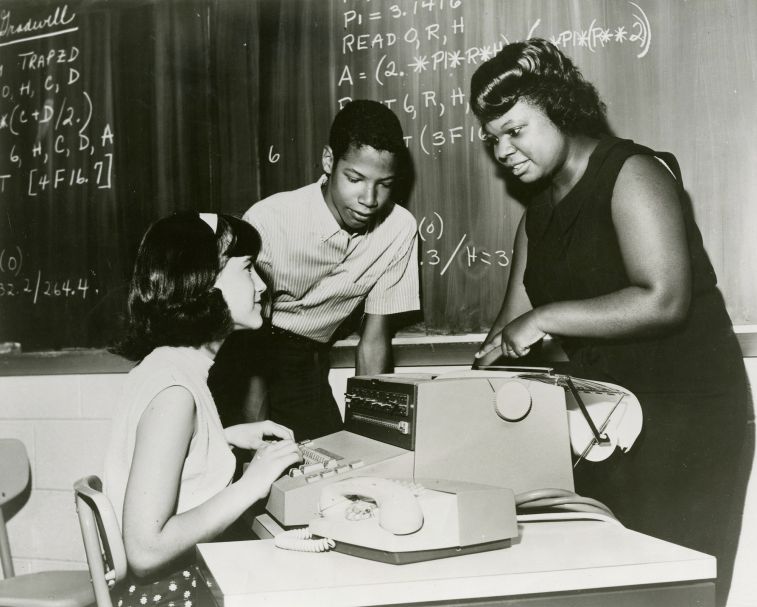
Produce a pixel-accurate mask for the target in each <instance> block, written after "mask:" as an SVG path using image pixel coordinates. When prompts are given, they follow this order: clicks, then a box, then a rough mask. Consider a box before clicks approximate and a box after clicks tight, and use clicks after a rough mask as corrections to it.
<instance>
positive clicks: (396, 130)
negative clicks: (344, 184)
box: [329, 99, 406, 163]
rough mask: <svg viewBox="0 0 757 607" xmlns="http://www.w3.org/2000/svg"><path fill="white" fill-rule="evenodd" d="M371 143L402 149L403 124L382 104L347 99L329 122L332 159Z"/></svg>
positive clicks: (384, 148)
mask: <svg viewBox="0 0 757 607" xmlns="http://www.w3.org/2000/svg"><path fill="white" fill-rule="evenodd" d="M366 145H368V146H371V147H372V148H374V149H376V150H379V151H387V152H391V153H392V154H402V153H404V152H405V150H406V147H405V140H404V139H403V135H402V126H401V125H400V121H399V119H398V118H397V116H396V115H395V114H394V112H392V110H390V109H389V108H388V107H386V106H385V105H383V104H381V103H379V102H378V101H371V100H369V99H356V100H354V101H350V102H349V103H347V104H346V105H345V106H344V107H343V108H342V109H341V110H340V111H339V113H338V114H337V115H336V117H335V118H334V122H333V123H332V124H331V132H330V133H329V146H330V147H331V152H332V154H333V157H334V163H336V162H338V161H339V159H340V158H342V157H344V155H345V154H346V153H347V150H348V149H349V148H350V147H351V146H354V147H355V148H360V147H362V146H366Z"/></svg>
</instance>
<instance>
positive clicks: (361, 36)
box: [0, 0, 757, 351]
mask: <svg viewBox="0 0 757 607" xmlns="http://www.w3.org/2000/svg"><path fill="white" fill-rule="evenodd" d="M754 31H757V4H755V3H753V2H751V1H750V0H728V1H726V0H723V1H719V2H712V1H711V0H670V1H667V2H659V1H652V0H635V1H629V0H508V1H506V2H505V1H502V0H387V1H381V2H379V1H377V0H328V1H327V0H181V1H179V0H161V1H157V0H156V1H138V0H134V1H126V0H123V1H121V2H117V1H98V0H94V1H92V0H88V1H80V2H76V1H71V2H68V3H61V2H55V3H54V2H42V1H40V0H34V1H33V2H27V1H24V2H8V1H5V0H2V1H0V120H2V122H0V284H2V286H1V287H0V291H1V292H2V293H0V323H1V324H0V341H15V342H20V343H21V344H22V346H23V349H24V350H27V351H28V350H40V349H58V348H65V347H100V346H103V345H105V344H107V343H108V342H109V341H110V340H111V339H112V338H113V336H114V334H115V333H116V332H117V330H118V324H119V323H118V318H119V315H120V314H121V313H122V310H123V303H124V298H125V293H126V280H127V277H128V273H129V270H130V268H131V264H132V261H133V255H134V251H135V248H136V245H137V243H138V240H139V237H140V236H141V234H142V232H143V231H144V229H145V227H146V226H147V225H148V224H149V222H150V221H152V220H153V219H155V218H156V217H158V216H160V215H163V214H166V213H168V212H170V211H172V210H175V209H184V208H195V209H201V210H216V211H226V212H232V213H241V212H243V211H244V210H246V209H247V208H248V206H249V205H250V204H252V203H253V202H254V201H256V200H258V199H260V198H262V197H264V196H267V195H269V194H271V193H274V192H276V191H280V190H283V189H292V188H296V187H299V186H301V185H304V184H305V183H308V182H310V181H313V180H315V179H316V178H317V177H318V175H319V171H320V153H321V147H322V145H323V144H324V143H325V142H326V140H327V136H328V127H329V124H330V121H331V118H332V116H333V115H334V113H335V112H336V111H337V110H338V108H339V107H340V106H341V104H343V103H344V102H345V101H346V100H348V99H350V98H372V99H376V100H379V101H382V102H384V103H386V104H388V105H389V106H390V107H392V109H394V110H395V112H396V113H397V115H398V116H399V118H400V121H401V122H402V124H403V128H404V129H405V133H406V139H407V143H408V147H409V149H410V152H411V156H412V158H413V162H414V169H415V182H414V186H413V189H412V192H411V195H410V197H409V200H408V201H407V205H408V208H409V209H410V211H411V212H412V213H413V214H414V215H415V216H416V218H417V219H418V222H419V236H420V238H421V252H420V259H419V263H420V264H421V271H422V300H423V314H422V320H421V323H420V324H419V325H417V326H416V327H415V329H417V330H418V331H420V332H422V333H429V334H431V333H436V334H460V333H468V332H477V331H482V330H486V329H487V328H488V326H489V323H490V322H491V320H492V319H493V317H494V315H495V314H496V311H497V309H498V307H499V304H500V302H501V298H502V295H503V293H504V287H505V284H506V281H507V276H508V271H509V264H510V260H511V255H512V239H513V234H514V231H515V227H516V225H517V222H518V220H519V218H520V215H521V213H522V210H523V209H522V207H521V205H520V204H519V203H518V202H517V201H516V200H515V199H513V198H512V197H511V196H510V195H509V194H508V192H507V191H506V187H505V184H504V181H503V180H502V178H501V176H500V175H499V173H498V172H497V168H496V166H495V165H494V163H493V162H492V161H491V159H490V158H489V157H488V156H487V152H486V149H485V148H484V146H483V144H482V141H481V133H480V131H479V126H478V124H477V122H476V120H475V118H474V117H473V115H472V114H471V113H470V111H469V109H468V106H467V94H468V83H469V80H470V76H471V74H472V73H473V71H474V70H475V68H476V67H477V65H478V64H480V62H481V61H482V60H484V59H485V58H487V57H489V56H491V55H492V54H493V53H495V52H496V51H497V50H498V49H499V48H501V46H502V45H503V44H506V43H507V42H512V41H515V40H520V39H524V38H527V37H529V36H540V37H543V38H547V39H550V40H553V41H554V42H555V43H556V44H558V46H559V47H560V48H562V49H563V50H564V52H566V53H567V54H568V55H569V56H571V57H573V58H574V59H575V60H576V62H577V64H578V65H579V67H580V68H581V69H582V71H583V72H584V75H585V76H586V77H587V79H589V80H591V81H593V82H594V83H595V84H596V85H597V87H598V89H599V91H600V94H601V95H602V97H603V98H604V100H605V102H606V103H607V107H608V117H609V122H610V125H611V127H612V128H613V130H614V132H615V133H616V134H618V135H620V136H623V137H628V138H633V139H635V140H636V141H639V142H640V143H643V144H645V145H647V146H649V147H652V148H656V149H661V150H666V151H670V152H673V153H674V154H675V155H676V156H677V158H678V160H679V162H680V164H681V168H682V171H683V175H684V183H685V186H686V189H687V192H688V194H689V196H690V199H691V203H692V205H693V207H694V212H695V216H696V218H697V221H698V223H699V226H700V228H701V230H702V233H703V237H704V241H705V245H706V247H707V249H708V252H709V254H710V257H711V259H712V261H713V265H714V266H715V269H716V272H717V273H718V276H719V279H720V287H721V290H722V291H723V293H724V295H725V299H726V303H727V305H728V309H729V311H730V313H731V316H732V318H733V320H734V322H735V323H737V324H751V323H755V318H757V280H756V279H755V274H754V273H753V272H752V271H751V268H754V267H757V244H755V243H756V242H757V239H755V238H754V236H753V234H752V231H753V230H754V227H755V226H757V205H756V204H755V201H754V198H755V195H756V194H757V171H754V169H753V165H754V161H755V159H757V122H756V121H755V120H754V112H755V110H754V107H755V100H757V82H756V80H757V78H756V77H755V75H754V71H753V65H752V63H751V62H750V61H749V58H750V57H754V56H757V39H756V38H755V36H754V35H753V32H754ZM35 111H37V112H39V114H38V117H34V116H33V114H34V112H35ZM22 116H23V117H24V118H25V121H23V120H22ZM48 116H49V119H48Z"/></svg>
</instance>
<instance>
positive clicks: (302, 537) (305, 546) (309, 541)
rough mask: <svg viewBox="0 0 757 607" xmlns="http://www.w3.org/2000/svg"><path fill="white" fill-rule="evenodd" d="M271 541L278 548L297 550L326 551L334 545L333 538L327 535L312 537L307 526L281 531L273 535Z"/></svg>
mask: <svg viewBox="0 0 757 607" xmlns="http://www.w3.org/2000/svg"><path fill="white" fill-rule="evenodd" d="M273 543H274V545H275V546H276V547H278V548H283V549H284V550H297V551H298V552H326V551H327V550H331V549H332V548H333V547H334V546H335V545H336V543H335V542H334V540H332V539H329V538H327V537H322V538H314V537H313V534H312V533H311V532H310V529H309V528H308V527H300V528H298V529H287V530H286V531H282V532H281V533H279V534H277V535H276V536H274V538H273Z"/></svg>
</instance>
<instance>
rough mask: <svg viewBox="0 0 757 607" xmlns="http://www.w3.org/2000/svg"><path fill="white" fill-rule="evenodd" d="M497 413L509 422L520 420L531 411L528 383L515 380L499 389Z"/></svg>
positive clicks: (495, 405) (496, 400)
mask: <svg viewBox="0 0 757 607" xmlns="http://www.w3.org/2000/svg"><path fill="white" fill-rule="evenodd" d="M494 410H495V411H496V412H497V415H498V416H499V417H501V418H502V419H504V420H505V421H508V422H519V421H521V420H522V419H524V418H525V417H526V416H527V415H528V414H529V413H530V412H531V392H530V391H529V389H528V387H527V386H526V384H524V383H523V382H521V381H518V380H513V381H509V382H507V383H506V384H503V385H502V387H501V388H500V389H499V390H497V396H496V399H495V402H494Z"/></svg>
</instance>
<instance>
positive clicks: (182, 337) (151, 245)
mask: <svg viewBox="0 0 757 607" xmlns="http://www.w3.org/2000/svg"><path fill="white" fill-rule="evenodd" d="M213 217H217V225H216V229H215V231H214V230H213V228H212V227H211V226H210V225H209V224H208V223H207V222H206V221H204V220H203V219H201V218H200V216H199V214H198V213H196V212H181V213H176V214H175V215H171V216H169V217H164V218H162V219H159V220H157V221H156V222H154V223H153V224H152V225H151V226H150V227H149V228H148V229H147V232H146V233H145V235H144V237H143V238H142V242H141V244H140V245H139V250H138V252H137V259H136V261H135V263H134V272H133V273H132V278H131V284H130V288H129V299H128V308H127V319H126V320H127V329H126V336H125V337H124V339H123V340H121V341H120V342H119V343H118V344H117V345H116V346H114V347H113V350H114V351H115V352H117V353H119V354H121V355H123V356H125V357H127V358H129V359H131V360H141V359H143V358H144V357H145V356H147V355H148V354H149V353H150V352H152V350H154V349H155V348H157V347H160V346H193V347H197V346H201V345H202V344H205V343H209V342H211V341H215V340H218V339H223V338H224V337H226V335H228V334H229V332H230V331H231V329H232V326H233V323H232V319H231V314H230V312H229V309H228V306H227V305H226V302H225V300H224V298H223V295H222V294H221V292H220V291H219V290H218V289H217V288H215V287H214V284H215V281H216V278H217V277H218V273H219V272H220V271H221V269H222V268H223V267H224V266H225V265H226V261H227V260H228V259H229V258H231V257H242V256H245V255H249V256H250V257H252V258H253V259H255V257H257V254H258V252H259V251H260V236H259V235H258V232H257V231H256V230H255V228H253V227H252V226H251V225H250V224H248V223H247V222H245V221H243V220H241V219H238V218H236V217H232V216H230V215H220V214H219V215H217V216H216V215H214V216H213Z"/></svg>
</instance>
